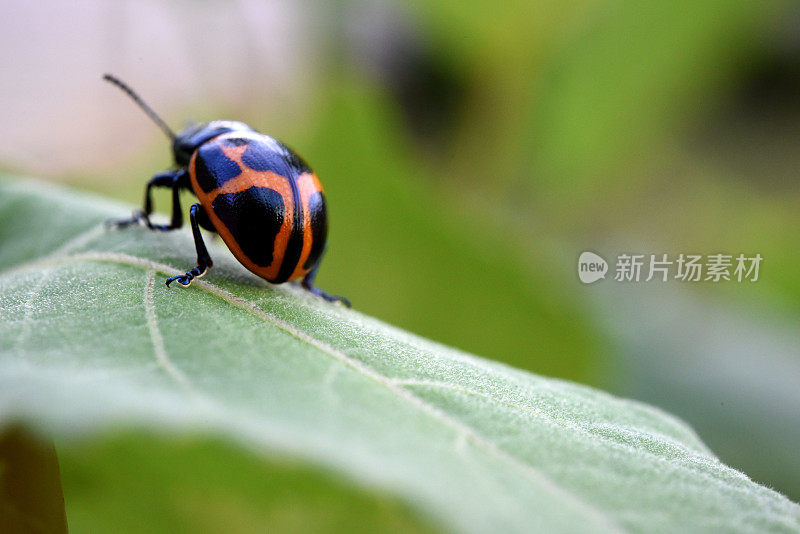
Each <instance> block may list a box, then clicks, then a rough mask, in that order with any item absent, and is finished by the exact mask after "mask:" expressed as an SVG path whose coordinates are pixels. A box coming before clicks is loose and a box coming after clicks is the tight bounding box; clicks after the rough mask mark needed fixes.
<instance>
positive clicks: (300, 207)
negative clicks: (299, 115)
mask: <svg viewBox="0 0 800 534" xmlns="http://www.w3.org/2000/svg"><path fill="white" fill-rule="evenodd" d="M103 78H104V79H105V80H107V81H109V82H111V83H113V84H114V85H116V86H118V87H119V88H120V89H122V90H123V91H125V92H126V93H127V94H128V95H129V96H130V97H131V98H132V99H133V100H134V101H135V102H136V103H137V104H138V105H139V106H140V107H141V108H142V109H143V110H144V111H145V112H146V113H147V114H148V115H149V116H150V118H152V119H153V120H154V121H155V122H156V124H158V126H159V127H160V128H161V129H162V130H164V132H165V133H166V134H167V135H168V136H169V137H170V139H172V151H173V155H174V157H175V165H176V167H177V169H175V170H169V171H164V172H160V173H158V174H156V175H155V176H153V178H152V179H151V180H150V181H149V182H148V183H147V189H146V190H145V198H144V208H143V209H142V210H141V211H138V212H136V213H134V215H133V217H131V218H130V219H125V220H122V221H114V222H113V224H114V225H115V226H127V225H129V224H133V223H144V224H145V225H147V227H148V228H150V229H152V230H160V231H169V230H175V229H176V228H180V227H181V226H183V214H182V212H181V206H180V201H179V192H180V190H181V189H189V190H190V191H192V192H193V193H194V194H195V195H196V196H197V198H198V199H199V200H200V203H198V204H193V205H192V207H191V208H190V210H189V217H190V220H191V224H192V233H193V235H194V242H195V247H196V248H197V266H196V267H194V268H192V269H191V270H189V271H187V272H186V273H185V274H182V275H180V276H172V277H170V278H168V279H167V286H169V285H170V283H172V282H178V283H179V284H180V285H182V286H188V285H189V284H191V283H192V280H193V279H195V278H199V277H201V276H203V275H204V274H205V273H206V271H207V270H208V268H209V267H211V266H212V265H213V262H212V261H211V257H210V256H209V255H208V250H206V246H205V243H204V242H203V237H202V235H201V234H200V228H199V227H200V226H202V227H203V228H205V229H206V230H209V231H212V232H217V233H219V235H220V236H222V239H223V240H224V241H225V244H226V245H228V248H229V249H230V250H231V252H232V253H233V255H234V256H236V259H237V260H239V261H240V262H241V263H242V265H244V266H245V267H247V268H248V269H249V270H250V271H252V272H253V273H255V274H256V275H258V276H260V277H261V278H264V279H265V280H267V281H268V282H270V283H273V284H281V283H283V282H288V281H290V280H295V279H298V278H301V277H302V282H301V283H302V285H303V287H305V288H306V289H308V290H309V291H311V292H312V293H314V294H315V295H319V296H320V297H322V298H324V299H326V300H329V301H341V302H343V303H344V304H346V305H347V306H349V305H350V303H349V302H348V301H347V299H345V298H344V297H337V296H332V295H328V294H327V293H325V292H324V291H322V290H321V289H318V288H316V287H314V285H313V282H314V277H315V276H316V274H317V269H318V268H319V262H320V259H321V257H322V253H323V252H324V250H325V242H326V239H327V233H328V216H327V210H326V207H325V195H324V193H323V191H322V185H321V184H320V183H319V180H318V179H317V177H316V175H315V174H314V173H313V171H312V170H311V168H310V167H309V166H308V165H307V164H306V162H305V161H303V160H302V158H300V156H298V155H297V154H295V153H294V151H292V149H290V148H289V147H287V146H286V145H284V144H283V143H281V142H279V141H276V140H275V139H273V138H272V137H269V136H266V135H264V134H260V133H258V132H256V131H255V130H253V129H252V128H251V127H249V126H248V125H246V124H244V123H241V122H235V121H212V122H209V123H208V124H200V125H195V126H190V127H189V128H187V129H186V130H184V131H182V132H180V133H178V134H177V135H176V134H175V133H174V132H173V131H172V130H171V129H170V128H169V127H168V126H167V125H166V124H165V123H164V121H163V120H161V118H160V117H159V116H158V115H156V114H155V112H154V111H153V110H152V109H150V107H149V106H147V104H145V103H144V102H143V101H142V99H141V98H139V96H138V95H137V94H136V93H134V92H133V90H132V89H131V88H129V87H128V86H127V85H125V84H124V83H123V82H121V81H120V80H118V79H117V78H115V77H114V76H111V75H110V74H106V75H105V76H104V77H103ZM153 187H169V188H171V189H172V220H171V222H170V224H168V225H156V224H153V223H152V222H151V221H150V214H151V213H152V211H153V203H152V199H151V190H152V188H153Z"/></svg>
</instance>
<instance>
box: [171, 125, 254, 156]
mask: <svg viewBox="0 0 800 534" xmlns="http://www.w3.org/2000/svg"><path fill="white" fill-rule="evenodd" d="M252 131H253V129H252V128H250V127H249V126H248V125H246V124H245V123H243V122H238V121H211V122H208V123H201V124H191V125H189V126H187V127H186V128H185V129H183V130H181V131H180V132H178V135H176V136H175V137H174V138H173V141H172V153H173V155H174V156H175V163H176V164H177V165H178V166H180V167H186V166H187V165H189V160H191V159H192V154H194V152H195V151H196V150H197V149H198V148H199V147H200V145H202V144H203V143H205V142H206V141H210V140H211V139H213V138H215V137H217V136H218V135H222V134H225V133H229V132H252Z"/></svg>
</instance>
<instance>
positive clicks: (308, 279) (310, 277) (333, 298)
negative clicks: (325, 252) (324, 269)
mask: <svg viewBox="0 0 800 534" xmlns="http://www.w3.org/2000/svg"><path fill="white" fill-rule="evenodd" d="M318 270H319V263H317V264H316V265H315V266H314V268H313V269H311V270H310V271H308V274H306V275H305V276H304V277H303V281H302V282H300V285H302V286H303V287H304V288H305V289H307V290H308V291H310V292H311V293H313V294H315V295H317V296H318V297H322V298H324V299H325V300H327V301H328V302H341V303H342V304H344V305H345V306H347V307H348V308H349V307H350V301H349V300H347V299H346V298H345V297H340V296H338V295H330V294H328V293H326V292H325V291H323V290H321V289H320V288H318V287H315V286H314V278H316V277H317V271H318Z"/></svg>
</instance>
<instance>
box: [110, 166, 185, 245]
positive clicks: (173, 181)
mask: <svg viewBox="0 0 800 534" xmlns="http://www.w3.org/2000/svg"><path fill="white" fill-rule="evenodd" d="M188 185H189V182H188V174H187V173H186V171H184V170H183V169H180V170H177V171H164V172H160V173H158V174H156V175H155V176H153V177H152V178H151V179H150V181H149V182H147V188H146V189H145V193H144V208H143V209H141V210H139V211H136V212H134V213H133V216H131V218H129V219H121V220H116V221H109V225H111V226H114V227H117V228H122V227H125V226H129V225H131V224H139V223H144V224H145V226H147V227H148V228H150V229H151V230H159V231H162V232H168V231H170V230H175V229H177V228H180V227H181V226H183V213H182V211H181V203H180V190H181V189H182V188H185V187H188ZM154 187H170V188H172V219H171V221H170V224H168V225H166V224H153V223H151V222H150V215H151V214H152V213H153V194H152V189H153V188H154Z"/></svg>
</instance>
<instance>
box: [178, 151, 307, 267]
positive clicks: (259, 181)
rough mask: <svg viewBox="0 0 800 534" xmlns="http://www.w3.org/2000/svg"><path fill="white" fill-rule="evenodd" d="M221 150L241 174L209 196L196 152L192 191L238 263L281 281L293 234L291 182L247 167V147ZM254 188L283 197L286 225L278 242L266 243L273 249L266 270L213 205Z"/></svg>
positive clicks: (193, 164)
mask: <svg viewBox="0 0 800 534" xmlns="http://www.w3.org/2000/svg"><path fill="white" fill-rule="evenodd" d="M220 148H221V149H222V150H223V152H224V153H225V155H226V156H227V157H228V158H230V159H231V160H232V161H234V162H236V164H237V165H239V168H240V169H241V170H242V174H240V175H239V176H237V177H235V178H232V179H231V180H228V181H227V182H225V183H224V184H222V186H220V187H218V188H216V189H214V190H212V191H209V192H208V193H206V192H205V191H203V189H202V188H201V187H200V185H199V184H198V183H197V176H196V159H197V152H195V153H194V154H193V155H192V159H191V161H190V162H189V177H190V179H191V182H192V189H194V192H195V194H196V195H197V198H198V199H200V203H201V204H202V205H203V207H204V208H206V207H207V209H206V213H207V215H208V217H209V219H211V223H212V224H213V225H214V228H216V230H217V232H219V235H220V236H221V237H222V240H223V241H225V244H226V245H228V248H229V249H230V250H231V252H232V253H233V255H234V256H235V257H236V259H237V260H239V262H240V263H241V264H242V265H244V266H245V267H246V268H247V269H248V270H249V271H251V272H252V273H254V274H256V275H258V276H260V277H261V278H264V279H265V280H267V281H272V280H275V279H277V278H278V274H279V272H280V269H281V264H282V263H283V258H284V255H285V254H286V248H287V247H288V246H289V238H290V237H291V234H292V223H293V221H294V196H293V194H292V187H291V185H290V184H289V179H288V178H286V177H285V176H281V175H279V174H277V173H274V172H272V171H254V170H253V169H251V168H249V167H247V166H246V165H244V164H243V163H242V161H241V155H242V153H244V149H245V148H246V147H244V146H242V147H226V146H225V147H220ZM251 187H267V188H269V189H273V190H274V191H277V192H278V193H279V194H280V195H281V197H283V206H284V214H283V222H282V223H281V228H280V230H279V231H278V235H276V236H275V242H274V243H269V244H267V245H268V246H271V247H272V263H270V264H269V265H267V266H266V267H265V266H261V265H257V264H255V263H253V261H252V260H250V258H249V257H248V256H247V254H245V252H244V251H243V250H242V248H241V247H240V246H239V243H238V242H237V241H236V239H235V238H234V237H233V234H231V232H230V230H229V229H228V227H227V226H225V223H223V222H222V220H221V219H220V218H219V217H218V216H217V214H216V213H214V210H213V208H212V202H214V199H215V198H217V196H219V195H222V194H226V193H239V192H241V191H245V190H247V189H249V188H251Z"/></svg>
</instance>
